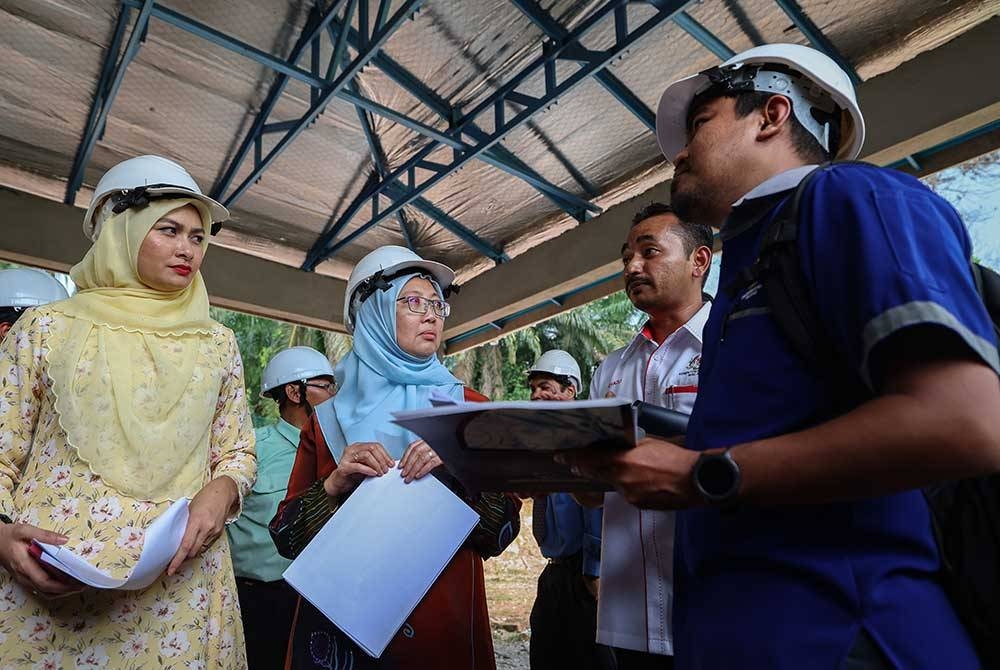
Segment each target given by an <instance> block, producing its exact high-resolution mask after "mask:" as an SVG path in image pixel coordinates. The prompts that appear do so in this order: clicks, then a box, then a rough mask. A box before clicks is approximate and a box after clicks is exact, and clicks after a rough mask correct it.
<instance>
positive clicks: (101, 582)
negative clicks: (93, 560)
mask: <svg viewBox="0 0 1000 670" xmlns="http://www.w3.org/2000/svg"><path fill="white" fill-rule="evenodd" d="M187 522H188V501H187V498H181V499H180V500H178V501H177V502H175V503H174V504H173V505H171V506H170V507H169V508H167V511H166V512H164V513H163V514H161V515H160V516H158V517H157V518H156V519H155V520H154V521H153V523H151V524H150V525H149V528H147V529H146V536H145V539H144V540H143V545H142V553H141V554H140V555H139V561H138V562H137V563H136V564H135V568H133V570H132V573H131V574H130V575H129V577H128V579H115V578H114V577H112V576H111V575H109V574H108V573H106V572H104V571H103V570H100V569H99V568H96V567H94V566H93V565H91V564H90V563H89V562H88V561H87V559H85V558H82V557H80V556H78V555H76V554H74V553H73V552H72V551H70V550H69V549H68V548H67V547H65V546H60V545H56V544H46V543H45V542H37V541H34V544H35V545H36V546H37V547H38V548H39V549H40V550H41V551H40V553H39V560H41V561H42V562H44V563H46V564H48V565H51V566H52V567H54V568H56V569H57V570H60V571H62V572H64V573H66V574H67V575H69V576H70V577H72V578H73V579H76V580H77V581H80V582H83V583H84V584H87V585H88V586H93V587H94V588H95V589H121V590H124V591H138V590H140V589H144V588H146V587H147V586H149V585H150V584H152V583H153V582H155V581H156V580H157V579H158V578H159V576H160V575H162V574H163V571H164V570H166V569H167V566H168V565H170V559H172V558H173V557H174V555H175V554H176V553H177V549H178V548H179V547H180V546H181V540H182V539H183V538H184V531H185V529H186V528H187Z"/></svg>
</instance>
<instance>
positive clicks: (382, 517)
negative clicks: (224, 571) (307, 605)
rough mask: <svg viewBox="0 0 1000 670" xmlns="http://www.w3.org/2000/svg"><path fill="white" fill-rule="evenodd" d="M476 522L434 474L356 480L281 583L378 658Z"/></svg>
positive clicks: (393, 472) (394, 473)
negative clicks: (411, 478)
mask: <svg viewBox="0 0 1000 670" xmlns="http://www.w3.org/2000/svg"><path fill="white" fill-rule="evenodd" d="M478 522H479V515H478V514H476V512H475V511H474V510H473V509H472V508H470V507H469V506H468V505H466V504H465V503H464V502H463V501H462V500H461V499H460V498H459V497H458V496H456V495H455V494H454V493H452V492H451V491H449V490H448V488H447V487H445V486H444V484H442V483H441V482H439V481H438V480H437V479H435V478H434V477H433V476H427V477H424V478H423V479H419V480H416V481H413V482H410V483H409V484H406V483H405V482H404V481H403V478H402V476H400V471H399V470H398V469H393V470H390V471H389V472H388V473H386V474H385V475H383V476H381V477H372V478H369V479H366V480H365V481H363V482H362V483H361V485H360V486H358V488H357V489H356V490H355V491H354V493H352V494H351V496H350V497H349V498H348V499H347V502H345V503H344V504H343V505H342V506H341V508H340V509H339V510H337V513H336V514H334V515H333V518H331V519H330V521H328V522H327V523H326V525H325V526H324V527H323V528H322V529H321V530H320V531H319V533H317V535H316V537H314V538H313V540H312V542H310V543H309V545H308V546H307V547H306V548H305V549H304V550H303V551H302V553H301V554H300V555H299V557H298V558H296V559H295V560H294V561H293V562H292V564H291V565H290V566H289V567H288V569H287V570H285V574H284V578H285V581H287V582H288V583H289V584H291V585H292V587H293V588H295V590H296V591H298V592H299V593H301V594H302V596H303V597H304V598H305V599H306V600H308V601H309V602H311V603H312V604H313V605H314V606H315V607H316V609H318V610H319V611H321V612H322V613H323V614H324V615H326V617H327V618H328V619H330V621H332V622H333V623H334V625H336V626H337V627H338V628H339V629H340V630H341V631H343V632H344V634H345V635H347V636H348V637H350V638H351V639H352V640H354V642H356V643H357V644H358V646H360V647H361V648H362V649H364V650H365V652H366V653H368V654H369V655H371V656H374V657H376V658H377V657H379V656H381V655H382V652H383V651H385V648H386V646H388V644H389V642H390V640H392V637H393V636H394V635H395V634H396V632H397V631H398V630H399V629H400V627H401V626H402V625H403V623H405V621H406V617H408V616H409V615H410V613H411V612H412V611H413V609H414V608H415V607H416V606H417V604H418V603H419V602H420V601H421V599H423V597H424V595H425V594H426V593H427V590H428V589H429V588H430V587H431V585H432V584H433V583H434V582H435V581H436V580H437V578H438V577H439V576H440V574H441V571H442V570H444V568H445V566H446V565H448V562H449V561H450V560H451V559H452V557H453V556H454V555H455V552H457V551H458V549H459V547H461V546H462V543H463V542H465V539H466V538H467V537H468V536H469V533H470V532H472V529H473V528H474V527H475V525H476V524H477V523H478Z"/></svg>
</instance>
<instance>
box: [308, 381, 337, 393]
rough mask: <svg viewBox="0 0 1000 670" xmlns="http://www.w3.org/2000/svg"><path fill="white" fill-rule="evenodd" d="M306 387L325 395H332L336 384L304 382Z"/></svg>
mask: <svg viewBox="0 0 1000 670" xmlns="http://www.w3.org/2000/svg"><path fill="white" fill-rule="evenodd" d="M305 385H306V386H311V387H312V388H314V389H321V390H323V391H326V392H327V393H334V392H335V391H336V390H337V382H306V384H305Z"/></svg>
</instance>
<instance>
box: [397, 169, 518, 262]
mask: <svg viewBox="0 0 1000 670" xmlns="http://www.w3.org/2000/svg"><path fill="white" fill-rule="evenodd" d="M397 189H398V190H397ZM401 194H402V189H401V187H398V186H391V187H390V188H389V189H388V190H387V191H386V195H387V196H389V197H396V196H400V195H401ZM410 206H411V207H413V208H414V209H415V210H417V211H418V212H421V213H422V214H424V215H425V216H427V217H428V218H430V219H431V220H433V221H435V222H436V223H438V224H440V225H441V227H442V228H444V229H445V230H447V231H448V232H450V233H451V234H453V235H454V236H455V237H457V238H459V239H460V240H462V241H463V242H465V243H466V244H467V245H469V246H470V247H472V248H473V249H475V250H476V251H478V252H479V253H480V254H482V255H483V256H486V257H487V258H489V259H490V260H492V261H493V262H494V263H497V264H499V263H507V262H509V261H510V257H509V256H508V255H507V254H505V253H504V252H503V250H501V249H500V248H498V247H496V246H494V245H492V244H490V243H489V242H487V241H486V240H484V239H483V238H481V237H479V236H478V235H476V233H474V232H473V231H471V230H469V229H468V228H466V227H465V226H463V225H462V224H461V223H459V221H458V220H456V219H454V218H452V217H451V216H449V215H448V213H447V212H445V211H444V210H443V209H441V208H440V207H438V206H437V205H435V204H434V203H432V202H431V201H430V200H427V199H425V198H415V199H414V200H413V202H411V203H410Z"/></svg>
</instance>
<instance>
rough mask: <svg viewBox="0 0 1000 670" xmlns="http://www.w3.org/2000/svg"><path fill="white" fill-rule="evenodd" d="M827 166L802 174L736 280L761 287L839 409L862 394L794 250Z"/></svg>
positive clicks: (790, 341)
mask: <svg viewBox="0 0 1000 670" xmlns="http://www.w3.org/2000/svg"><path fill="white" fill-rule="evenodd" d="M840 164H841V163H837V165H840ZM830 166H831V164H829V163H827V164H824V165H821V166H819V167H818V168H816V169H815V170H813V171H812V172H810V173H809V174H808V175H806V176H805V178H803V179H802V181H801V182H799V185H798V186H797V187H796V189H795V191H794V192H793V193H792V194H791V195H790V196H788V198H786V199H785V201H784V202H783V203H782V204H781V205H779V209H778V212H777V214H775V216H774V218H773V219H772V220H771V222H770V223H769V224H768V227H767V229H766V230H765V231H764V232H763V234H762V237H761V243H760V249H759V251H758V252H757V259H756V260H755V261H754V262H753V264H752V265H751V266H750V267H749V268H747V269H746V270H744V274H743V276H741V278H740V282H746V283H745V284H743V285H742V288H741V289H740V290H745V288H746V287H748V286H749V285H750V284H752V283H753V282H755V281H759V282H760V283H761V284H762V285H763V288H764V293H765V295H766V296H767V304H768V307H769V309H770V312H771V318H772V319H774V322H775V323H776V324H777V326H778V330H780V331H781V333H782V334H783V335H784V336H785V338H786V339H787V341H788V344H789V346H790V347H791V349H792V351H793V352H794V353H795V354H796V355H797V356H798V357H799V358H800V359H801V360H802V361H804V362H805V364H806V365H807V366H809V367H810V368H811V369H813V370H815V371H816V374H818V375H820V376H821V377H822V378H824V379H825V380H826V381H827V383H829V384H831V385H832V386H833V388H834V397H835V398H836V399H837V403H838V405H841V404H842V405H843V406H844V407H847V406H849V405H850V404H851V403H852V400H856V399H857V398H858V397H859V394H863V393H866V391H865V390H864V387H863V385H862V384H861V382H860V380H859V379H858V378H857V376H856V375H853V374H852V373H851V372H850V371H849V370H846V369H845V368H844V366H843V365H842V364H841V361H842V360H843V356H841V355H840V353H839V351H838V350H837V348H836V346H835V345H834V344H833V341H832V340H831V339H830V337H829V335H828V334H827V332H826V329H825V328H824V327H823V324H822V322H821V321H820V317H819V312H818V311H817V309H816V301H815V299H814V296H813V294H812V291H811V290H810V289H809V285H808V283H807V282H806V278H805V275H804V274H803V272H802V263H801V258H800V257H799V247H798V231H799V211H800V209H801V204H802V202H803V198H806V197H808V191H809V187H810V185H811V184H812V183H813V181H814V179H815V177H816V176H817V175H818V174H820V173H821V172H823V171H824V170H826V169H829V167H830ZM998 279H1000V278H998Z"/></svg>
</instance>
